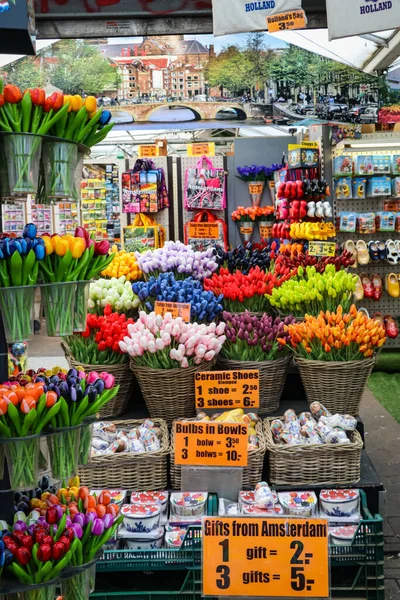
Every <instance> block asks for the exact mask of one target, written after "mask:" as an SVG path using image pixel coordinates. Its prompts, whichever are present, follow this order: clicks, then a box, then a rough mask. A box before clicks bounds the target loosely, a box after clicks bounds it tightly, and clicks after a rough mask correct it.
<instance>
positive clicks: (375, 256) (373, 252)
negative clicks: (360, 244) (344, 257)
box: [368, 241, 379, 260]
mask: <svg viewBox="0 0 400 600" xmlns="http://www.w3.org/2000/svg"><path fill="white" fill-rule="evenodd" d="M378 243H379V242H373V241H371V242H368V252H369V255H370V257H371V260H379V250H378Z"/></svg>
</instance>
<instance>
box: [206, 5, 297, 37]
mask: <svg viewBox="0 0 400 600" xmlns="http://www.w3.org/2000/svg"><path fill="white" fill-rule="evenodd" d="M212 8H213V24H214V27H213V33H214V35H215V36H219V35H227V34H229V33H248V32H249V31H265V30H266V29H267V17H269V16H271V15H276V14H278V13H285V12H291V11H293V10H299V9H301V0H261V1H259V0H257V1H256V2H250V0H212Z"/></svg>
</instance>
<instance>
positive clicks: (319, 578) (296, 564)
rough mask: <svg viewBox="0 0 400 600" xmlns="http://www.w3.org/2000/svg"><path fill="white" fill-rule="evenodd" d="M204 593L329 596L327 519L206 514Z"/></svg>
mask: <svg viewBox="0 0 400 600" xmlns="http://www.w3.org/2000/svg"><path fill="white" fill-rule="evenodd" d="M202 540H203V595H204V596H214V597H215V596H217V597H220V596H241V597H243V598H244V597H247V596H252V597H253V596H262V597H264V598H269V597H273V598H285V597H286V598H328V597H329V546H328V522H327V521H326V520H324V519H298V518H292V519H290V518H286V519H280V518H279V519H277V518H271V519H264V518H256V519H251V518H235V517H231V518H218V517H204V518H203V536H202Z"/></svg>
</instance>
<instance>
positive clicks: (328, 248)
mask: <svg viewBox="0 0 400 600" xmlns="http://www.w3.org/2000/svg"><path fill="white" fill-rule="evenodd" d="M308 254H309V255H310V256H335V254H336V244H335V242H317V241H313V242H310V243H309V245H308Z"/></svg>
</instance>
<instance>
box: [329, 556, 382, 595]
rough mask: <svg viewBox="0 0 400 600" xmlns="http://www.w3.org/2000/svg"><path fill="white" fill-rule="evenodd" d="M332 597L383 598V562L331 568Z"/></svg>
mask: <svg viewBox="0 0 400 600" xmlns="http://www.w3.org/2000/svg"><path fill="white" fill-rule="evenodd" d="M331 586H332V587H331V591H332V598H343V599H344V598H346V599H347V598H349V599H350V598H351V599H353V598H354V599H356V598H360V599H363V600H385V576H384V564H383V562H379V563H365V564H364V565H354V566H346V567H335V566H332V568H331Z"/></svg>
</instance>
